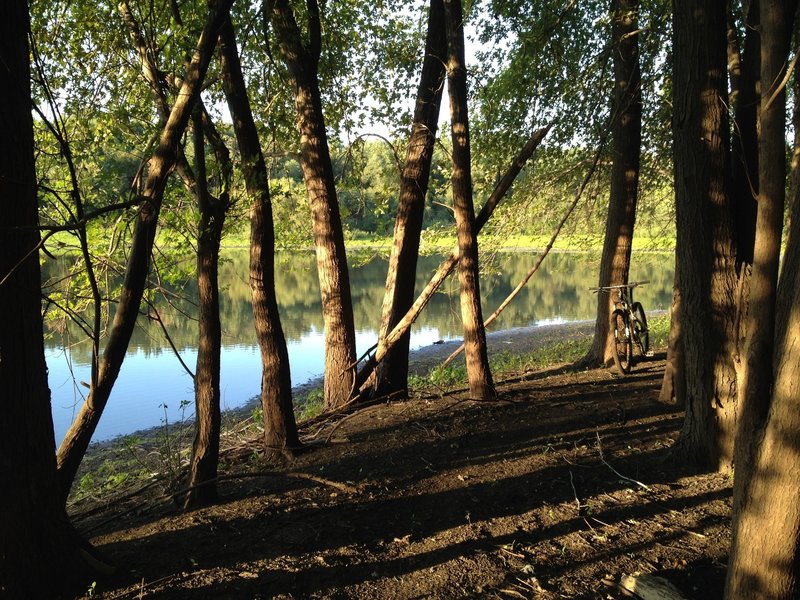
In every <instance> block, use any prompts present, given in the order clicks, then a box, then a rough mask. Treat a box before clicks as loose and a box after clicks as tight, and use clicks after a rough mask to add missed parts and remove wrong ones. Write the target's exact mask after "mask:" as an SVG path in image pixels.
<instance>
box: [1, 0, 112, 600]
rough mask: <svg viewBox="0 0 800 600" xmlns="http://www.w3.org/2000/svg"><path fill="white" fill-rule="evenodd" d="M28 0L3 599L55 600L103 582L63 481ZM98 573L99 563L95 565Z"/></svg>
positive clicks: (13, 192) (11, 170) (9, 62)
mask: <svg viewBox="0 0 800 600" xmlns="http://www.w3.org/2000/svg"><path fill="white" fill-rule="evenodd" d="M29 31H30V25H29V17H28V6H27V2H25V1H24V0H13V1H9V2H4V3H3V4H2V6H0V87H2V89H3V90H4V93H3V94H2V98H0V132H1V134H0V214H2V215H3V227H2V228H1V229H0V314H2V315H3V326H2V327H0V387H2V390H3V393H2V408H3V416H2V418H1V419H0V456H2V468H0V477H2V479H3V485H4V490H3V494H2V500H0V596H3V597H8V598H32V597H39V598H51V597H56V596H60V595H61V594H64V593H67V592H69V591H74V590H75V589H76V588H77V587H78V586H84V585H86V584H87V583H88V582H90V581H91V580H92V578H93V577H95V578H96V577H97V573H95V572H94V571H93V569H92V568H91V567H90V565H89V564H88V563H87V561H86V559H85V558H84V556H86V557H89V556H90V554H86V552H87V551H90V550H91V548H90V547H89V546H88V544H85V543H84V542H83V541H82V540H81V539H80V537H79V535H78V534H77V532H75V531H74V529H73V528H72V526H71V525H70V523H69V520H68V518H67V515H66V512H65V510H64V504H63V502H61V500H60V493H59V490H58V483H57V480H56V463H55V438H54V434H53V420H52V417H51V415H50V390H49V388H48V386H47V366H46V364H45V358H44V339H43V331H42V313H41V284H40V270H39V246H40V237H39V232H38V229H37V225H38V216H37V185H36V175H35V171H34V149H33V120H32V118H31V109H32V103H31V87H30V68H29V63H28V60H29V58H28V57H29V49H28V35H29ZM94 564H95V565H98V564H99V563H98V562H96V561H95V563H94Z"/></svg>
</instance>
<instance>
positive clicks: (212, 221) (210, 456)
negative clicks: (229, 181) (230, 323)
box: [185, 105, 229, 507]
mask: <svg viewBox="0 0 800 600" xmlns="http://www.w3.org/2000/svg"><path fill="white" fill-rule="evenodd" d="M192 131H193V134H194V135H193V138H194V153H195V168H196V184H195V190H196V196H197V201H198V205H199V209H200V223H199V224H198V236H197V291H198V301H199V319H198V320H199V336H198V347H197V367H196V369H195V377H194V394H195V438H194V444H193V445H192V461H191V463H190V465H189V487H190V488H192V489H190V491H189V493H188V494H187V496H186V503H185V504H186V506H187V507H188V506H201V505H204V504H210V503H212V502H215V501H216V500H217V484H216V478H217V467H218V464H219V436H220V391H219V388H220V352H221V348H222V324H221V323H220V317H219V248H220V242H221V240H222V227H223V224H224V223H225V213H226V212H227V210H228V206H229V202H228V194H227V191H224V192H223V194H221V196H220V197H219V198H214V197H213V196H212V195H211V193H210V192H209V189H208V184H207V181H208V179H207V177H208V176H207V171H206V160H205V136H204V135H203V114H202V107H201V106H200V105H198V106H197V107H196V109H195V112H194V114H193V115H192Z"/></svg>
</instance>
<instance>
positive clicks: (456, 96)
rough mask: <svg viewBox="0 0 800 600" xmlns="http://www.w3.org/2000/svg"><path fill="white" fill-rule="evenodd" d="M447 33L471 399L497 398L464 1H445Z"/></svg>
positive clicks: (454, 181) (454, 182)
mask: <svg viewBox="0 0 800 600" xmlns="http://www.w3.org/2000/svg"><path fill="white" fill-rule="evenodd" d="M444 11H445V25H446V29H447V90H448V92H449V96H450V121H451V131H452V140H453V150H452V152H453V176H452V181H451V183H452V186H453V188H452V189H453V209H454V212H455V216H456V228H457V231H458V280H459V284H460V287H461V294H460V298H461V320H462V323H463V326H464V353H465V355H466V359H467V379H468V380H469V393H470V397H472V398H473V399H475V400H492V399H494V398H495V397H496V396H497V392H496V391H495V389H494V382H493V381H492V373H491V371H490V369H489V357H488V353H487V349H486V330H485V329H484V327H483V314H482V309H481V293H480V279H479V274H478V228H477V227H476V225H475V208H474V206H473V202H472V167H471V164H470V162H471V159H470V143H469V117H468V114H467V67H466V63H465V60H464V17H463V13H462V7H461V0H444Z"/></svg>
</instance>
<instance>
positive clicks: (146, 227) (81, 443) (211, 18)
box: [57, 0, 233, 501]
mask: <svg viewBox="0 0 800 600" xmlns="http://www.w3.org/2000/svg"><path fill="white" fill-rule="evenodd" d="M232 3H233V0H219V1H218V2H217V3H216V4H215V6H214V7H212V8H209V14H208V18H207V19H206V24H205V27H204V28H203V32H202V34H201V35H200V39H199V40H198V42H197V46H196V48H195V51H194V54H193V55H192V59H191V62H190V63H189V65H188V67H187V70H186V76H185V77H184V80H183V84H182V86H181V90H180V92H179V94H178V96H177V100H176V102H175V104H174V106H173V107H172V111H171V112H170V116H169V119H168V120H167V124H166V125H165V126H164V129H163V131H162V132H161V138H160V140H159V144H158V147H157V148H156V150H155V151H154V153H153V155H152V156H151V157H150V160H149V161H148V172H147V180H146V181H145V185H144V191H143V192H142V195H141V205H140V209H139V213H138V215H137V218H136V222H135V225H134V230H133V239H132V240H131V248H130V254H129V257H128V265H127V268H126V271H125V279H124V281H123V284H122V292H121V294H120V298H119V302H118V304H117V311H116V313H115V314H114V320H113V322H112V325H111V332H110V334H109V338H108V342H107V343H106V346H105V349H104V352H103V357H102V360H101V363H100V369H99V375H98V378H97V379H98V381H97V385H94V384H93V385H92V388H91V389H90V390H89V395H88V397H87V398H86V400H85V401H84V403H83V405H82V406H81V409H80V411H79V412H78V415H77V417H75V420H74V421H73V423H72V425H71V426H70V428H69V430H68V431H67V433H66V435H65V437H64V441H63V442H62V443H61V447H60V448H59V449H58V456H57V462H58V479H59V487H60V491H61V499H62V501H66V498H67V495H68V494H69V490H70V487H71V486H72V482H73V480H74V479H75V474H76V473H77V471H78V467H79V466H80V463H81V460H82V459H83V455H84V454H85V453H86V448H87V447H88V446H89V442H90V441H91V439H92V435H93V434H94V431H95V429H96V428H97V423H98V422H99V421H100V416H101V415H102V414H103V409H104V408H105V406H106V403H107V402H108V398H109V395H110V394H111V389H112V388H113V386H114V382H115V381H116V379H117V376H118V375H119V370H120V368H121V367H122V362H123V361H124V359H125V353H126V352H127V350H128V343H129V342H130V339H131V335H132V333H133V328H134V325H135V324H136V317H137V316H138V314H139V306H140V305H141V300H142V294H143V292H144V285H145V281H146V279H147V273H148V272H149V268H150V252H151V250H152V248H153V241H154V239H155V233H156V226H157V224H158V215H159V211H160V210H161V203H162V201H163V198H164V188H165V187H166V184H167V178H168V176H169V174H170V173H171V172H172V170H173V169H174V168H175V163H176V160H177V155H178V146H179V144H180V140H181V137H182V136H183V133H184V131H185V130H186V125H187V123H188V121H189V116H190V113H191V111H192V108H193V107H194V105H195V103H196V101H197V98H198V97H199V94H200V88H201V86H202V83H203V79H204V78H205V74H206V71H207V69H208V65H209V62H210V61H211V55H212V52H213V50H214V46H215V44H216V39H217V32H218V30H219V28H220V25H221V24H222V22H223V20H224V19H225V18H226V16H227V14H228V11H229V10H230V6H231V4H232Z"/></svg>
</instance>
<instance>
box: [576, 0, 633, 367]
mask: <svg viewBox="0 0 800 600" xmlns="http://www.w3.org/2000/svg"><path fill="white" fill-rule="evenodd" d="M638 16H639V0H614V1H613V2H612V3H611V18H612V27H611V31H612V47H613V55H614V98H613V106H612V111H611V112H612V119H613V121H612V129H611V138H612V156H613V164H612V168H611V193H610V196H609V202H608V218H607V219H606V233H605V240H604V242H603V254H602V256H601V259H600V276H599V280H598V284H597V285H598V287H604V286H609V285H621V284H625V283H628V271H629V270H630V261H631V244H632V241H633V227H634V223H635V221H636V202H637V200H638V195H639V155H640V152H641V144H642V89H641V75H640V72H639V41H638V40H639V33H638V27H639V26H638ZM613 304H614V297H613V295H612V294H610V293H602V292H601V293H598V294H597V320H596V321H595V332H594V341H593V343H592V348H591V349H590V350H589V360H590V361H591V362H593V363H596V364H605V363H606V362H607V361H608V360H610V358H611V356H612V351H613V339H612V338H611V336H610V335H609V331H610V330H609V327H608V322H609V321H608V319H609V315H610V314H611V309H612V308H613Z"/></svg>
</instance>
